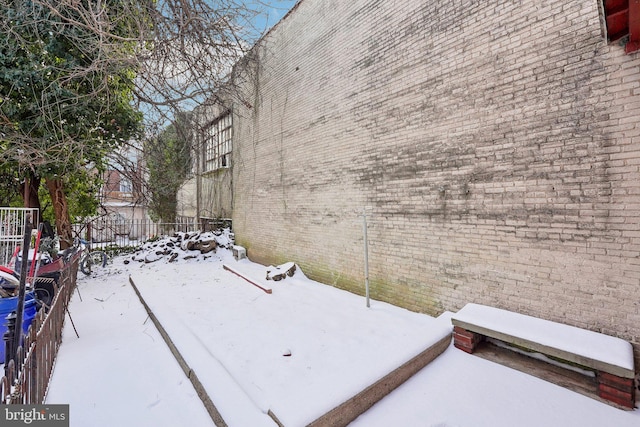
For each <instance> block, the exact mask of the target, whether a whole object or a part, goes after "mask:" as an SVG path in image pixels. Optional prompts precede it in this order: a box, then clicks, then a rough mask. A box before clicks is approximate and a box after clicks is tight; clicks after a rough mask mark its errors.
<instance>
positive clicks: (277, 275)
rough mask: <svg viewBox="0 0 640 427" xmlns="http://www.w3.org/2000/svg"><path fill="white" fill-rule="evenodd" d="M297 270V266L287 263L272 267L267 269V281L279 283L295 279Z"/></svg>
mask: <svg viewBox="0 0 640 427" xmlns="http://www.w3.org/2000/svg"><path fill="white" fill-rule="evenodd" d="M296 268H297V266H296V264H295V263H293V262H287V263H285V264H282V265H279V266H277V267H274V266H272V265H271V266H269V267H267V280H273V281H275V282H278V281H280V280H282V279H286V278H287V277H293V275H294V274H295V273H296Z"/></svg>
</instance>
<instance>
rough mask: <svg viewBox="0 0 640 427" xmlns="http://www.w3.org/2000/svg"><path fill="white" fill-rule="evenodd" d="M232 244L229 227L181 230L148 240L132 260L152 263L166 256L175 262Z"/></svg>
mask: <svg viewBox="0 0 640 427" xmlns="http://www.w3.org/2000/svg"><path fill="white" fill-rule="evenodd" d="M232 246H233V233H232V232H231V231H230V230H229V229H228V228H226V229H224V230H218V231H208V232H199V231H196V232H193V233H182V232H180V233H175V234H174V235H173V236H165V237H163V238H161V239H158V240H155V241H149V242H146V243H145V244H143V245H142V247H141V248H140V249H139V250H138V251H136V253H135V254H133V256H132V257H131V260H132V261H138V262H145V263H150V262H155V261H158V260H161V259H165V258H166V259H167V260H168V262H174V261H178V260H180V259H191V258H196V257H198V256H200V255H201V254H209V253H215V252H216V249H217V248H224V249H229V248H231V247H232ZM127 261H128V260H126V261H125V263H127Z"/></svg>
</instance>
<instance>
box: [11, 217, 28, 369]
mask: <svg viewBox="0 0 640 427" xmlns="http://www.w3.org/2000/svg"><path fill="white" fill-rule="evenodd" d="M31 228H32V226H31V215H30V214H27V215H26V217H25V220H24V240H23V243H22V263H21V264H20V287H19V288H18V306H17V307H16V333H15V336H14V337H13V349H14V351H15V350H17V349H18V347H19V346H20V339H21V338H22V318H23V315H24V299H25V288H26V282H27V263H28V262H29V246H31ZM15 356H16V355H15V354H12V355H11V358H12V359H15ZM16 363H17V361H16Z"/></svg>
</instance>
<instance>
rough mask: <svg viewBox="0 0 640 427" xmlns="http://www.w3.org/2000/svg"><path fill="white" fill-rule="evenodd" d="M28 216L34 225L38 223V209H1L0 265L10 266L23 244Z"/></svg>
mask: <svg viewBox="0 0 640 427" xmlns="http://www.w3.org/2000/svg"><path fill="white" fill-rule="evenodd" d="M27 215H31V223H32V224H37V223H38V209H32V208H0V265H8V264H9V261H10V260H11V257H12V256H13V255H14V253H15V251H16V248H17V247H18V246H20V245H21V244H22V241H23V239H24V224H25V219H26V217H27Z"/></svg>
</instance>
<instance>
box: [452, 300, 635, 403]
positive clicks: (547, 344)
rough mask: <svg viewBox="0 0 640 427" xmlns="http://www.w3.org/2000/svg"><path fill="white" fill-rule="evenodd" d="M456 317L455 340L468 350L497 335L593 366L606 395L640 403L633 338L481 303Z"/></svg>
mask: <svg viewBox="0 0 640 427" xmlns="http://www.w3.org/2000/svg"><path fill="white" fill-rule="evenodd" d="M451 322H452V323H453V325H454V345H455V346H456V347H457V348H459V349H461V350H464V351H466V352H467V353H473V351H474V350H475V349H476V347H477V345H478V344H479V343H480V342H481V341H483V340H484V338H485V337H490V338H494V339H496V340H499V341H503V342H506V343H509V344H512V345H514V346H516V347H519V348H523V349H528V350H530V351H532V352H538V353H542V354H543V355H546V356H550V357H551V358H555V359H559V360H561V361H566V362H569V363H570V364H575V365H579V366H581V367H583V368H586V369H588V370H590V371H593V372H595V375H596V378H597V381H598V395H599V396H600V397H601V398H603V399H606V400H608V401H611V402H614V403H617V404H619V405H622V406H625V407H628V408H633V407H634V405H635V387H634V378H635V369H634V362H633V347H632V346H631V344H630V343H629V342H627V341H624V340H622V339H620V338H615V337H612V336H609V335H604V334H601V333H598V332H593V331H588V330H585V329H580V328H576V327H574V326H569V325H564V324H561V323H556V322H551V321H549V320H544V319H539V318H536V317H532V316H527V315H524V314H519V313H514V312H511V311H507V310H501V309H498V308H494V307H488V306H484V305H479V304H467V305H466V306H464V307H463V308H462V309H461V310H460V311H458V313H456V314H455V315H453V316H452V319H451Z"/></svg>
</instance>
